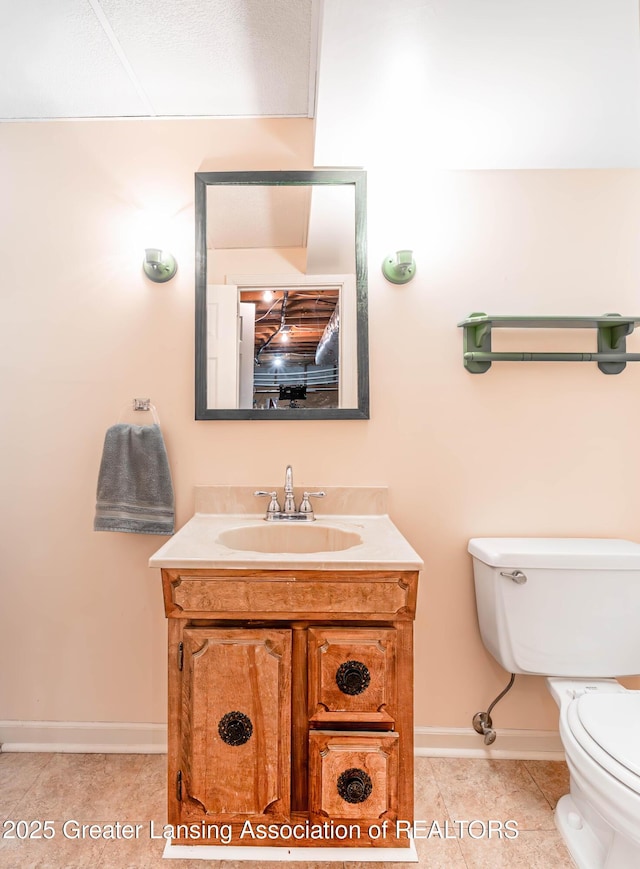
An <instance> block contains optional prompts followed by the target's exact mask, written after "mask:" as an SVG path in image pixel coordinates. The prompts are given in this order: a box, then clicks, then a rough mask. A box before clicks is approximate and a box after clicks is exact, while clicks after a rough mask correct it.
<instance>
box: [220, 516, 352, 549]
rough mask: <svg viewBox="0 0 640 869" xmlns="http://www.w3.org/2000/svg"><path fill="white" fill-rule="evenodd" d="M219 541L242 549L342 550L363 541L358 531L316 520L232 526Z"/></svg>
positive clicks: (233, 547) (222, 534) (224, 544)
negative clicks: (324, 523)
mask: <svg viewBox="0 0 640 869" xmlns="http://www.w3.org/2000/svg"><path fill="white" fill-rule="evenodd" d="M216 543H218V544H221V545H222V546H226V547H228V548H229V549H235V550H240V551H241V552H282V553H286V552H341V551H342V550H344V549H351V548H352V547H353V546H359V545H360V544H361V543H362V537H361V536H360V535H359V534H356V532H355V531H345V530H344V529H343V528H336V527H335V526H331V525H316V524H315V523H306V522H304V523H296V522H271V523H266V522H265V523H264V524H263V525H244V526H242V527H241V528H229V529H228V530H227V531H223V532H222V533H221V534H219V535H218V537H217V539H216Z"/></svg>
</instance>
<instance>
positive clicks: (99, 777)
mask: <svg viewBox="0 0 640 869" xmlns="http://www.w3.org/2000/svg"><path fill="white" fill-rule="evenodd" d="M164 774H165V756H164V755H143V754H136V755H127V754H22V753H15V754H0V830H1V829H4V828H5V827H6V826H7V825H6V824H4V821H5V820H6V819H13V820H16V821H17V820H25V821H32V820H42V821H44V820H50V821H53V825H52V829H53V830H54V832H55V835H54V837H53V838H49V839H39V840H36V839H28V840H24V839H23V840H20V839H7V838H3V839H0V869H36V867H37V869H81V867H91V869H107V867H108V869H159V867H163V869H205V867H207V869H252V867H259V866H261V865H264V866H265V867H269V866H271V867H274V866H275V865H276V864H274V863H262V862H259V861H257V860H256V861H255V862H254V861H252V862H242V863H238V862H234V861H229V860H220V861H202V860H162V857H161V855H162V849H163V845H164V842H163V841H162V840H159V839H151V838H150V835H149V830H150V824H149V822H150V821H151V820H153V821H154V822H155V828H156V830H157V829H161V827H162V825H163V824H164V823H165V796H164V793H165V781H164ZM567 790H568V773H567V768H566V766H565V764H564V763H559V762H546V761H528V760H526V761H519V760H468V759H464V760H463V759H455V758H426V757H420V758H417V759H416V806H415V816H416V820H424V821H427V822H428V824H429V825H430V824H431V822H432V821H434V820H435V821H437V822H438V823H439V825H440V829H441V830H442V831H444V822H445V821H449V822H450V824H451V823H452V822H453V821H457V820H460V821H462V820H465V821H472V820H477V821H485V822H486V821H488V820H494V821H503V822H504V821H506V820H513V821H516V822H517V825H518V833H519V835H518V837H517V838H514V839H506V838H497V837H495V836H493V837H491V838H475V839H474V838H472V837H470V836H469V835H468V834H465V835H463V836H462V837H455V838H437V837H436V836H433V835H432V837H431V838H424V839H420V840H417V842H416V844H417V849H418V855H419V857H420V866H421V867H434V869H436V867H443V869H500V867H509V869H518V867H523V869H561V867H571V866H573V863H572V862H571V860H570V858H569V855H568V853H567V851H566V849H565V847H564V845H563V844H562V841H561V840H560V837H559V835H558V833H557V832H556V829H555V826H554V821H553V808H554V806H555V804H556V801H557V800H558V798H559V797H560V796H562V794H564V793H566V792H567ZM69 820H75V821H78V822H80V823H86V824H110V823H111V824H113V823H115V822H116V821H119V822H120V823H121V824H126V823H129V824H134V825H135V824H141V825H142V827H141V831H140V838H139V839H132V840H128V841H127V840H124V839H121V840H119V841H106V840H104V839H102V838H100V839H97V840H92V839H83V840H78V839H74V838H65V836H64V835H63V833H62V825H63V823H64V822H65V821H69ZM434 829H435V828H434ZM455 829H456V828H455V827H452V826H450V828H449V835H452V833H453V831H454V830H455ZM470 829H471V830H474V832H476V834H478V832H479V831H480V830H481V829H482V828H481V826H480V825H478V824H476V825H472V826H471V828H470ZM463 832H464V828H463ZM443 835H444V832H443ZM354 856H355V855H354ZM284 865H285V866H288V867H291V869H295V867H300V869H376V867H378V869H384V867H387V869H388V867H396V869H411V867H415V866H417V865H418V864H416V863H363V862H355V861H347V862H345V863H344V864H340V863H318V862H316V863H312V862H305V863H286V864H284Z"/></svg>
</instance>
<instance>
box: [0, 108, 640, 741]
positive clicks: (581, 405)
mask: <svg viewBox="0 0 640 869" xmlns="http://www.w3.org/2000/svg"><path fill="white" fill-rule="evenodd" d="M311 151H312V123H311V122H310V121H306V120H296V121H283V120H280V121H271V122H258V121H241V120H239V121H227V122H220V121H219V122H214V121H174V122H163V121H150V122H122V121H120V122H101V123H95V122H77V123H76V122H74V123H45V124H5V125H3V126H1V127H0V165H1V166H2V176H3V178H2V182H3V183H2V186H3V191H4V192H3V197H2V201H1V202H0V220H1V232H0V239H1V241H0V245H1V248H2V263H3V266H4V273H3V280H2V284H3V288H2V306H3V318H2V319H3V340H2V342H0V353H1V354H2V356H1V359H2V362H1V365H0V367H1V376H2V384H3V385H2V414H3V425H2V446H3V449H2V462H3V466H4V469H3V486H2V505H3V506H2V534H1V539H2V556H3V557H2V572H3V594H2V619H1V622H2V629H1V630H0V655H1V656H2V660H3V661H4V662H5V666H3V667H2V668H0V719H5V720H7V719H10V720H18V719H24V720H62V721H64V720H71V721H74V720H75V721H84V720H87V721H90V720H93V721H122V722H162V721H164V720H165V717H166V716H165V670H166V661H165V635H166V624H165V620H164V616H163V610H162V603H161V594H160V582H159V576H158V575H157V572H156V571H152V570H150V569H148V568H147V567H146V562H147V558H148V557H149V555H150V554H151V553H152V552H153V551H154V550H155V549H156V548H157V547H158V546H159V545H160V544H161V542H162V541H163V539H164V538H162V537H147V536H138V535H124V534H105V533H101V534H97V533H94V532H93V530H92V522H93V510H94V505H95V485H96V479H97V470H98V465H99V461H100V454H101V450H102V441H103V437H104V432H105V430H106V428H107V427H108V426H109V425H110V424H112V423H113V422H115V421H117V419H118V418H119V416H120V414H121V410H122V408H123V407H124V406H125V405H126V404H127V403H128V402H129V401H130V399H131V398H132V397H134V396H151V398H152V400H153V401H154V402H155V404H156V406H157V407H158V410H159V413H160V417H161V421H162V425H163V429H164V432H165V439H166V442H167V448H168V451H169V455H170V460H171V465H172V471H173V476H174V483H175V488H176V499H177V520H178V524H179V525H180V524H182V523H184V522H185V521H186V520H187V519H188V518H189V516H190V515H191V513H192V511H193V486H194V485H196V484H205V485H206V484H210V485H213V484H229V485H234V484H237V485H249V486H256V487H257V486H260V487H265V486H280V485H281V484H282V476H283V471H284V467H285V465H286V464H287V463H292V464H293V466H294V468H295V471H296V483H297V484H298V485H304V484H305V482H311V483H313V484H316V483H318V482H319V483H321V484H323V485H325V484H326V485H327V486H331V485H333V486H338V485H344V486H358V485H385V486H388V487H389V489H390V499H391V516H392V518H393V520H394V521H395V522H396V524H397V525H398V527H399V528H400V530H401V531H402V532H403V533H404V534H405V536H406V537H407V538H408V539H409V541H410V542H411V544H412V545H413V546H414V547H415V548H416V550H417V551H418V552H419V553H420V554H421V555H422V557H423V558H424V560H425V562H426V567H425V571H424V574H423V577H422V584H421V590H420V596H419V610H418V618H417V623H416V635H417V636H416V724H418V725H433V726H439V727H468V726H469V725H470V720H471V716H472V715H473V713H474V712H476V711H478V709H481V708H486V704H487V702H488V700H490V699H491V698H492V697H493V696H494V695H495V694H496V693H497V692H498V691H499V690H500V688H501V687H502V685H503V683H504V682H505V681H506V676H505V674H504V673H503V672H502V671H501V669H500V668H499V667H498V665H497V664H495V663H494V662H493V661H492V659H491V658H490V657H489V656H488V654H487V653H486V652H485V651H484V649H483V647H482V645H481V642H480V638H479V634H478V630H477V626H476V621H475V609H474V599H473V590H472V575H471V563H470V560H469V557H468V556H467V554H466V541H467V539H468V538H469V537H470V536H477V535H509V534H532V535H543V534H548V535H564V534H572V535H586V536H607V535H611V536H620V537H625V536H627V537H630V538H632V539H634V538H636V537H637V536H638V521H639V520H638V517H639V516H640V503H639V501H640V496H639V494H638V481H639V480H640V467H639V465H640V451H639V450H638V445H637V429H638V425H639V423H640V402H637V401H636V393H637V392H638V390H639V387H640V380H639V378H640V366H634V365H629V366H628V368H627V370H626V371H625V372H624V373H623V374H621V375H619V376H616V377H607V376H605V375H603V374H600V373H599V372H598V370H597V368H596V366H595V365H593V364H575V365H571V364H557V363H556V364H553V363H551V364H537V365H534V364H531V365H525V364H515V363H514V364H503V365H497V364H496V365H494V366H493V368H492V369H491V371H490V372H489V373H487V374H485V375H482V376H473V375H470V374H468V373H467V372H466V371H465V370H464V368H463V366H462V335H461V330H459V329H457V328H456V323H457V322H458V321H459V320H461V319H462V318H464V317H465V316H466V315H468V314H469V313H470V312H471V311H478V310H485V311H489V312H490V313H537V314H553V313H568V314H591V313H603V312H606V311H619V312H621V313H625V314H638V313H639V312H640V305H639V299H638V287H639V285H640V280H639V278H640V247H639V245H638V227H639V226H640V172H637V171H623V170H620V171H538V172H528V171H510V172H451V173H444V172H443V173H437V174H427V173H416V175H415V178H414V186H413V188H412V196H411V204H410V207H409V208H408V209H407V211H406V212H405V214H404V217H405V218H406V219H407V220H408V219H409V218H410V223H411V226H412V229H413V231H414V237H415V238H416V239H419V240H420V246H419V247H418V246H416V256H417V263H418V273H417V276H416V278H415V279H414V280H413V281H412V283H410V284H408V285H407V286H405V287H397V286H394V285H391V284H389V283H387V282H386V281H385V280H384V279H383V277H382V275H381V273H380V264H381V262H382V260H383V257H384V256H385V255H386V254H387V253H388V252H389V251H388V249H387V247H388V244H389V240H388V227H389V221H390V203H391V202H392V201H393V196H394V184H393V178H392V173H390V172H385V171H383V169H381V168H376V169H372V170H371V172H370V174H369V190H370V195H369V209H368V218H369V241H370V244H369V252H370V259H369V267H370V283H369V290H370V307H369V317H370V344H371V363H370V365H371V419H370V420H369V421H344V422H342V421H340V422H339V421H319V422H307V421H300V422H289V423H287V422H280V421H264V422H260V421H250V422H226V421H220V422H197V423H196V422H194V420H193V173H194V172H195V171H198V170H206V169H239V168H246V169H249V168H277V167H279V166H280V167H285V166H286V167H287V168H307V167H308V166H309V165H310V164H311V160H312V158H311ZM147 196H148V197H153V196H155V197H156V199H157V200H159V199H163V200H164V202H165V204H167V203H168V207H169V210H170V211H171V212H172V213H173V214H174V215H175V217H174V219H173V220H172V221H170V226H169V234H170V235H171V233H173V239H174V241H173V245H172V246H173V252H174V253H175V255H176V257H177V259H178V262H179V271H178V275H177V277H176V279H175V280H174V281H172V282H171V283H169V284H167V285H164V286H156V285H152V284H150V283H148V282H146V280H145V279H144V277H143V276H142V274H141V268H140V264H141V252H140V248H141V244H140V242H139V241H136V239H135V238H134V236H135V233H136V232H137V230H135V229H134V228H135V227H136V226H138V223H137V220H136V212H137V210H138V208H139V207H141V206H143V205H144V204H145V201H144V200H145V197H147ZM411 209H413V210H411ZM407 212H408V213H407ZM134 241H135V243H134ZM569 338H570V340H572V341H578V343H581V346H582V347H584V348H585V349H590V348H591V347H592V346H593V345H592V339H591V337H590V335H589V334H587V333H585V334H584V335H580V336H577V337H576V336H569ZM517 340H519V336H518V337H517ZM554 341H556V342H557V341H558V337H557V336H555V337H554ZM628 344H629V348H630V349H633V350H635V351H636V352H637V351H638V338H637V336H632V337H631V338H630V339H629V341H628ZM556 346H558V344H557V343H556ZM560 349H563V348H560ZM128 418H129V419H130V418H131V415H129V417H128ZM137 421H139V420H137ZM6 662H9V665H7V663H6ZM556 720H557V714H556V710H555V707H554V705H553V703H552V701H551V699H550V698H549V697H548V696H547V693H546V690H545V688H544V684H543V682H542V680H540V679H529V680H524V681H522V680H520V684H516V687H515V688H514V690H513V691H512V693H511V694H510V695H509V697H508V698H506V699H505V700H504V701H503V703H502V704H501V706H500V718H499V724H500V726H501V727H515V728H532V729H553V728H555V726H556Z"/></svg>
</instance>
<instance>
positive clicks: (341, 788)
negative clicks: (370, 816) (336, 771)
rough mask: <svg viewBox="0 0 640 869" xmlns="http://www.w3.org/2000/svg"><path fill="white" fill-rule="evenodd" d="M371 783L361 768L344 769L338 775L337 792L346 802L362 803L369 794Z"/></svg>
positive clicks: (371, 787)
mask: <svg viewBox="0 0 640 869" xmlns="http://www.w3.org/2000/svg"><path fill="white" fill-rule="evenodd" d="M372 790H373V783H372V781H371V778H370V777H369V776H368V775H367V773H366V772H365V771H364V770H363V769H358V768H357V767H352V768H351V769H345V771H344V772H343V773H340V776H339V777H338V793H339V794H340V796H341V797H342V799H343V800H344V801H345V802H347V803H363V802H364V801H365V800H366V799H368V798H369V796H370V795H371V791H372Z"/></svg>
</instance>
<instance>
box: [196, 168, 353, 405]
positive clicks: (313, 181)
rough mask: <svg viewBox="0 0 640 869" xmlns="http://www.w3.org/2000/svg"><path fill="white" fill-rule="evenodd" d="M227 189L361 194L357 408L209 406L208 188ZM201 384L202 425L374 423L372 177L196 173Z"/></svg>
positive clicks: (338, 172) (198, 388)
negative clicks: (337, 188) (330, 188)
mask: <svg viewBox="0 0 640 869" xmlns="http://www.w3.org/2000/svg"><path fill="white" fill-rule="evenodd" d="M216 184H226V185H240V186H242V185H270V186H279V185H295V186H309V185H344V184H349V185H352V186H353V188H354V193H355V268H356V308H357V311H356V346H357V352H356V356H357V365H358V372H357V391H358V404H357V407H344V408H343V407H340V408H286V409H280V410H278V409H256V408H254V409H250V408H245V409H218V408H210V407H207V304H206V302H207V299H206V294H207V187H208V186H210V185H216ZM195 227H196V276H195V277H196V317H195V327H196V332H195V350H196V359H195V381H196V383H195V385H196V415H195V418H196V419H197V420H207V419H280V420H289V419H369V339H368V307H367V305H368V302H367V296H368V291H367V237H366V234H367V228H366V172H364V171H362V170H328V171H322V170H312V171H291V172H196V176H195Z"/></svg>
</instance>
